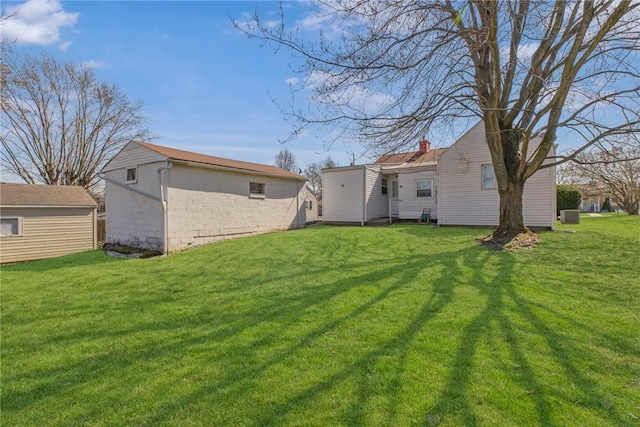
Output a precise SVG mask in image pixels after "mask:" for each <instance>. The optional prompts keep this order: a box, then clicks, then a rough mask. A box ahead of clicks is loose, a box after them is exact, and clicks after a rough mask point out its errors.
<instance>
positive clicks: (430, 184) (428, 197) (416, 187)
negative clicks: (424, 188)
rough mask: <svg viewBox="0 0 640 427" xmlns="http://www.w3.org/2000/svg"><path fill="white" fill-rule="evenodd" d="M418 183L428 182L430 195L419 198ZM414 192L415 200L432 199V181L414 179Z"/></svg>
mask: <svg viewBox="0 0 640 427" xmlns="http://www.w3.org/2000/svg"><path fill="white" fill-rule="evenodd" d="M420 182H428V183H429V187H430V188H429V190H431V193H430V194H429V195H428V196H419V195H418V191H420V189H419V188H418V183H420ZM415 189H416V192H415V195H416V199H431V198H433V180H432V179H416V186H415Z"/></svg>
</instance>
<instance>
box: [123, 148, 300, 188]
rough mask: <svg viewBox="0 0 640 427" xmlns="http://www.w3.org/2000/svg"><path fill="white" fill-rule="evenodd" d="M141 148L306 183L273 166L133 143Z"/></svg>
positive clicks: (181, 159) (179, 159)
mask: <svg viewBox="0 0 640 427" xmlns="http://www.w3.org/2000/svg"><path fill="white" fill-rule="evenodd" d="M133 142H135V143H136V144H139V145H141V146H142V147H145V148H148V149H149V150H152V151H154V152H156V153H158V154H160V155H162V156H165V157H168V158H169V159H171V160H178V161H184V162H194V163H202V164H205V165H212V166H221V167H225V168H231V169H239V170H243V171H248V172H259V173H262V174H267V175H273V176H279V177H282V178H289V179H295V180H298V181H306V180H307V178H305V177H303V176H302V175H298V174H297V173H293V172H289V171H287V170H284V169H280V168H277V167H275V166H270V165H263V164H260V163H251V162H244V161H240V160H232V159H225V158H223V157H215V156H209V155H206V154H199V153H193V152H191V151H184V150H178V149H176V148H169V147H164V146H162V145H156V144H151V143H149V142H142V141H133Z"/></svg>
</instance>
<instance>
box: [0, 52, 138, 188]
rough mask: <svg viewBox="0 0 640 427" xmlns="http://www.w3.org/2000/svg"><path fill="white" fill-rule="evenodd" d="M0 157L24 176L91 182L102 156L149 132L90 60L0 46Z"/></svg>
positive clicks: (29, 179)
mask: <svg viewBox="0 0 640 427" xmlns="http://www.w3.org/2000/svg"><path fill="white" fill-rule="evenodd" d="M0 78H1V84H2V87H1V92H0V101H1V108H2V118H1V119H0V124H1V125H2V129H3V131H2V132H1V133H0V142H1V143H2V152H1V153H0V161H1V163H2V166H3V168H4V169H5V170H7V171H9V172H11V173H13V174H15V175H17V176H18V177H20V178H21V179H22V180H24V181H25V182H27V183H32V184H33V183H38V182H41V183H44V184H53V185H81V186H83V187H85V188H90V187H92V186H94V185H95V184H96V182H97V177H96V174H97V173H98V172H99V170H100V168H101V167H102V166H103V165H104V163H105V162H106V161H107V160H108V159H109V158H110V157H111V156H112V155H113V154H115V152H116V151H117V150H119V149H120V148H121V147H122V146H123V145H124V144H125V143H126V142H128V141H129V140H131V139H148V138H149V137H150V135H149V132H148V131H147V130H146V129H145V128H144V127H143V124H144V121H145V120H144V118H143V117H142V116H141V115H140V114H139V111H140V108H141V104H140V103H137V104H132V103H131V102H129V101H128V99H127V97H126V96H125V94H124V93H122V92H121V91H120V89H119V88H118V87H117V86H116V85H108V84H106V83H100V82H98V81H97V80H96V77H95V75H94V73H93V71H92V70H91V69H90V68H88V67H83V66H78V65H75V64H72V63H61V62H59V61H57V60H56V59H55V58H53V57H52V56H50V55H47V54H42V56H40V57H33V56H30V55H19V54H17V53H15V52H14V51H12V50H11V49H10V48H9V47H8V46H6V45H5V46H3V48H2V64H1V69H0Z"/></svg>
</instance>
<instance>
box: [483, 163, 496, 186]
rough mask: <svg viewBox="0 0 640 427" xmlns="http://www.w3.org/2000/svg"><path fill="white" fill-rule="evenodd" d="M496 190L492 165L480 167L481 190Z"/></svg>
mask: <svg viewBox="0 0 640 427" xmlns="http://www.w3.org/2000/svg"><path fill="white" fill-rule="evenodd" d="M495 188H496V177H495V175H494V174H493V165H482V189H483V190H494V189H495Z"/></svg>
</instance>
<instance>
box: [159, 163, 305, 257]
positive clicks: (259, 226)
mask: <svg viewBox="0 0 640 427" xmlns="http://www.w3.org/2000/svg"><path fill="white" fill-rule="evenodd" d="M250 182H261V183H264V184H265V185H266V187H265V191H266V195H265V196H266V197H264V198H254V197H252V196H250V194H249V183H250ZM303 188H304V182H303V181H294V180H288V179H279V178H273V177H266V176H261V175H251V174H244V173H235V172H227V171H220V170H215V169H208V168H198V167H189V166H184V165H177V164H176V165H174V166H173V168H172V169H171V170H170V172H169V195H168V197H167V201H168V212H169V252H173V251H179V250H183V249H186V248H189V247H194V246H198V245H202V244H206V243H211V242H215V241H218V240H226V239H230V238H235V237H241V236H247V235H254V234H260V233H267V232H270V231H277V230H287V229H291V228H297V227H303V226H304V224H305V206H304V194H303Z"/></svg>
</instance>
